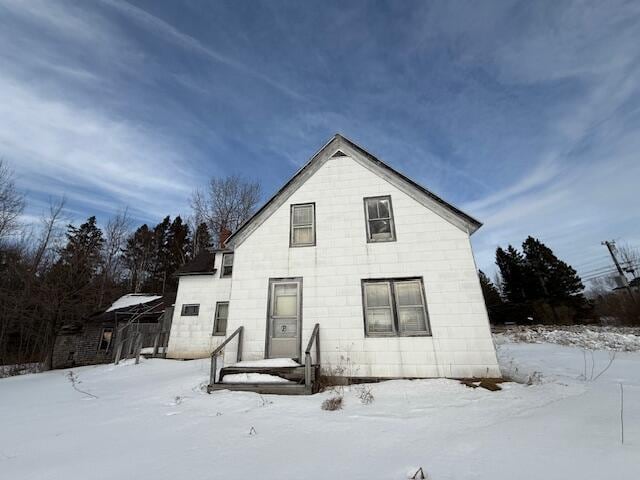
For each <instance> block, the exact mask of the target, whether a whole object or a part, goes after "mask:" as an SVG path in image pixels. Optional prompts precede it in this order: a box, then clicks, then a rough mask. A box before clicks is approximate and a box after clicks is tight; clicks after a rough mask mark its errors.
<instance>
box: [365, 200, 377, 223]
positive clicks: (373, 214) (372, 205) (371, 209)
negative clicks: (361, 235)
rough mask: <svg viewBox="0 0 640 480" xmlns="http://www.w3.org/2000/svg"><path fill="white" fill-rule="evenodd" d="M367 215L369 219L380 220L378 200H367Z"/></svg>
mask: <svg viewBox="0 0 640 480" xmlns="http://www.w3.org/2000/svg"><path fill="white" fill-rule="evenodd" d="M367 214H368V215H369V219H370V220H371V219H374V218H378V206H377V201H376V200H371V199H370V200H367Z"/></svg>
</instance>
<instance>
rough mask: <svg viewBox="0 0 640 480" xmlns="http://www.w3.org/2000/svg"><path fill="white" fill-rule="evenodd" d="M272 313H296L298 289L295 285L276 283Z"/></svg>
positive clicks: (282, 315) (279, 314) (292, 314)
mask: <svg viewBox="0 0 640 480" xmlns="http://www.w3.org/2000/svg"><path fill="white" fill-rule="evenodd" d="M274 292H275V295H274V297H275V300H274V303H275V304H274V308H273V314H274V315H275V316H276V317H295V316H297V315H298V295H297V292H298V289H297V286H296V285H276V286H275V290H274Z"/></svg>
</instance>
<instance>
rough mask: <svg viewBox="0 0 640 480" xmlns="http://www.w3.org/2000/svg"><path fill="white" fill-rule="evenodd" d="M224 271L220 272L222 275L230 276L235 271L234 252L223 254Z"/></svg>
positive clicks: (223, 276) (222, 276)
mask: <svg viewBox="0 0 640 480" xmlns="http://www.w3.org/2000/svg"><path fill="white" fill-rule="evenodd" d="M221 270H222V271H221V272H220V277H221V278H225V277H230V276H231V274H232V273H233V253H223V254H222V269H221Z"/></svg>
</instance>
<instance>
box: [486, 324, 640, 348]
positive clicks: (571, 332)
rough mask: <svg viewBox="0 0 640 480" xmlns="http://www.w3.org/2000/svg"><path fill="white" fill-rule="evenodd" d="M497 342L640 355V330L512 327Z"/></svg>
mask: <svg viewBox="0 0 640 480" xmlns="http://www.w3.org/2000/svg"><path fill="white" fill-rule="evenodd" d="M494 338H495V340H496V342H498V343H504V342H524V343H557V344H560V345H569V346H573V347H580V348H585V349H589V350H615V351H620V352H637V351H640V328H638V327H601V326H597V325H561V326H553V325H535V326H526V327H525V326H516V327H509V328H506V329H505V330H503V331H502V332H501V333H497V334H495V335H494Z"/></svg>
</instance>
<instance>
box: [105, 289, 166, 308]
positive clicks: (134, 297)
mask: <svg viewBox="0 0 640 480" xmlns="http://www.w3.org/2000/svg"><path fill="white" fill-rule="evenodd" d="M160 298H162V297H161V296H159V295H141V294H137V293H129V294H127V295H123V296H122V297H120V298H119V299H118V300H116V301H115V302H113V303H112V304H111V306H110V307H109V308H107V310H106V311H107V312H110V311H112V310H119V309H121V308H125V307H131V306H133V305H140V304H141V303H149V302H153V301H154V300H158V299H160Z"/></svg>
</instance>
